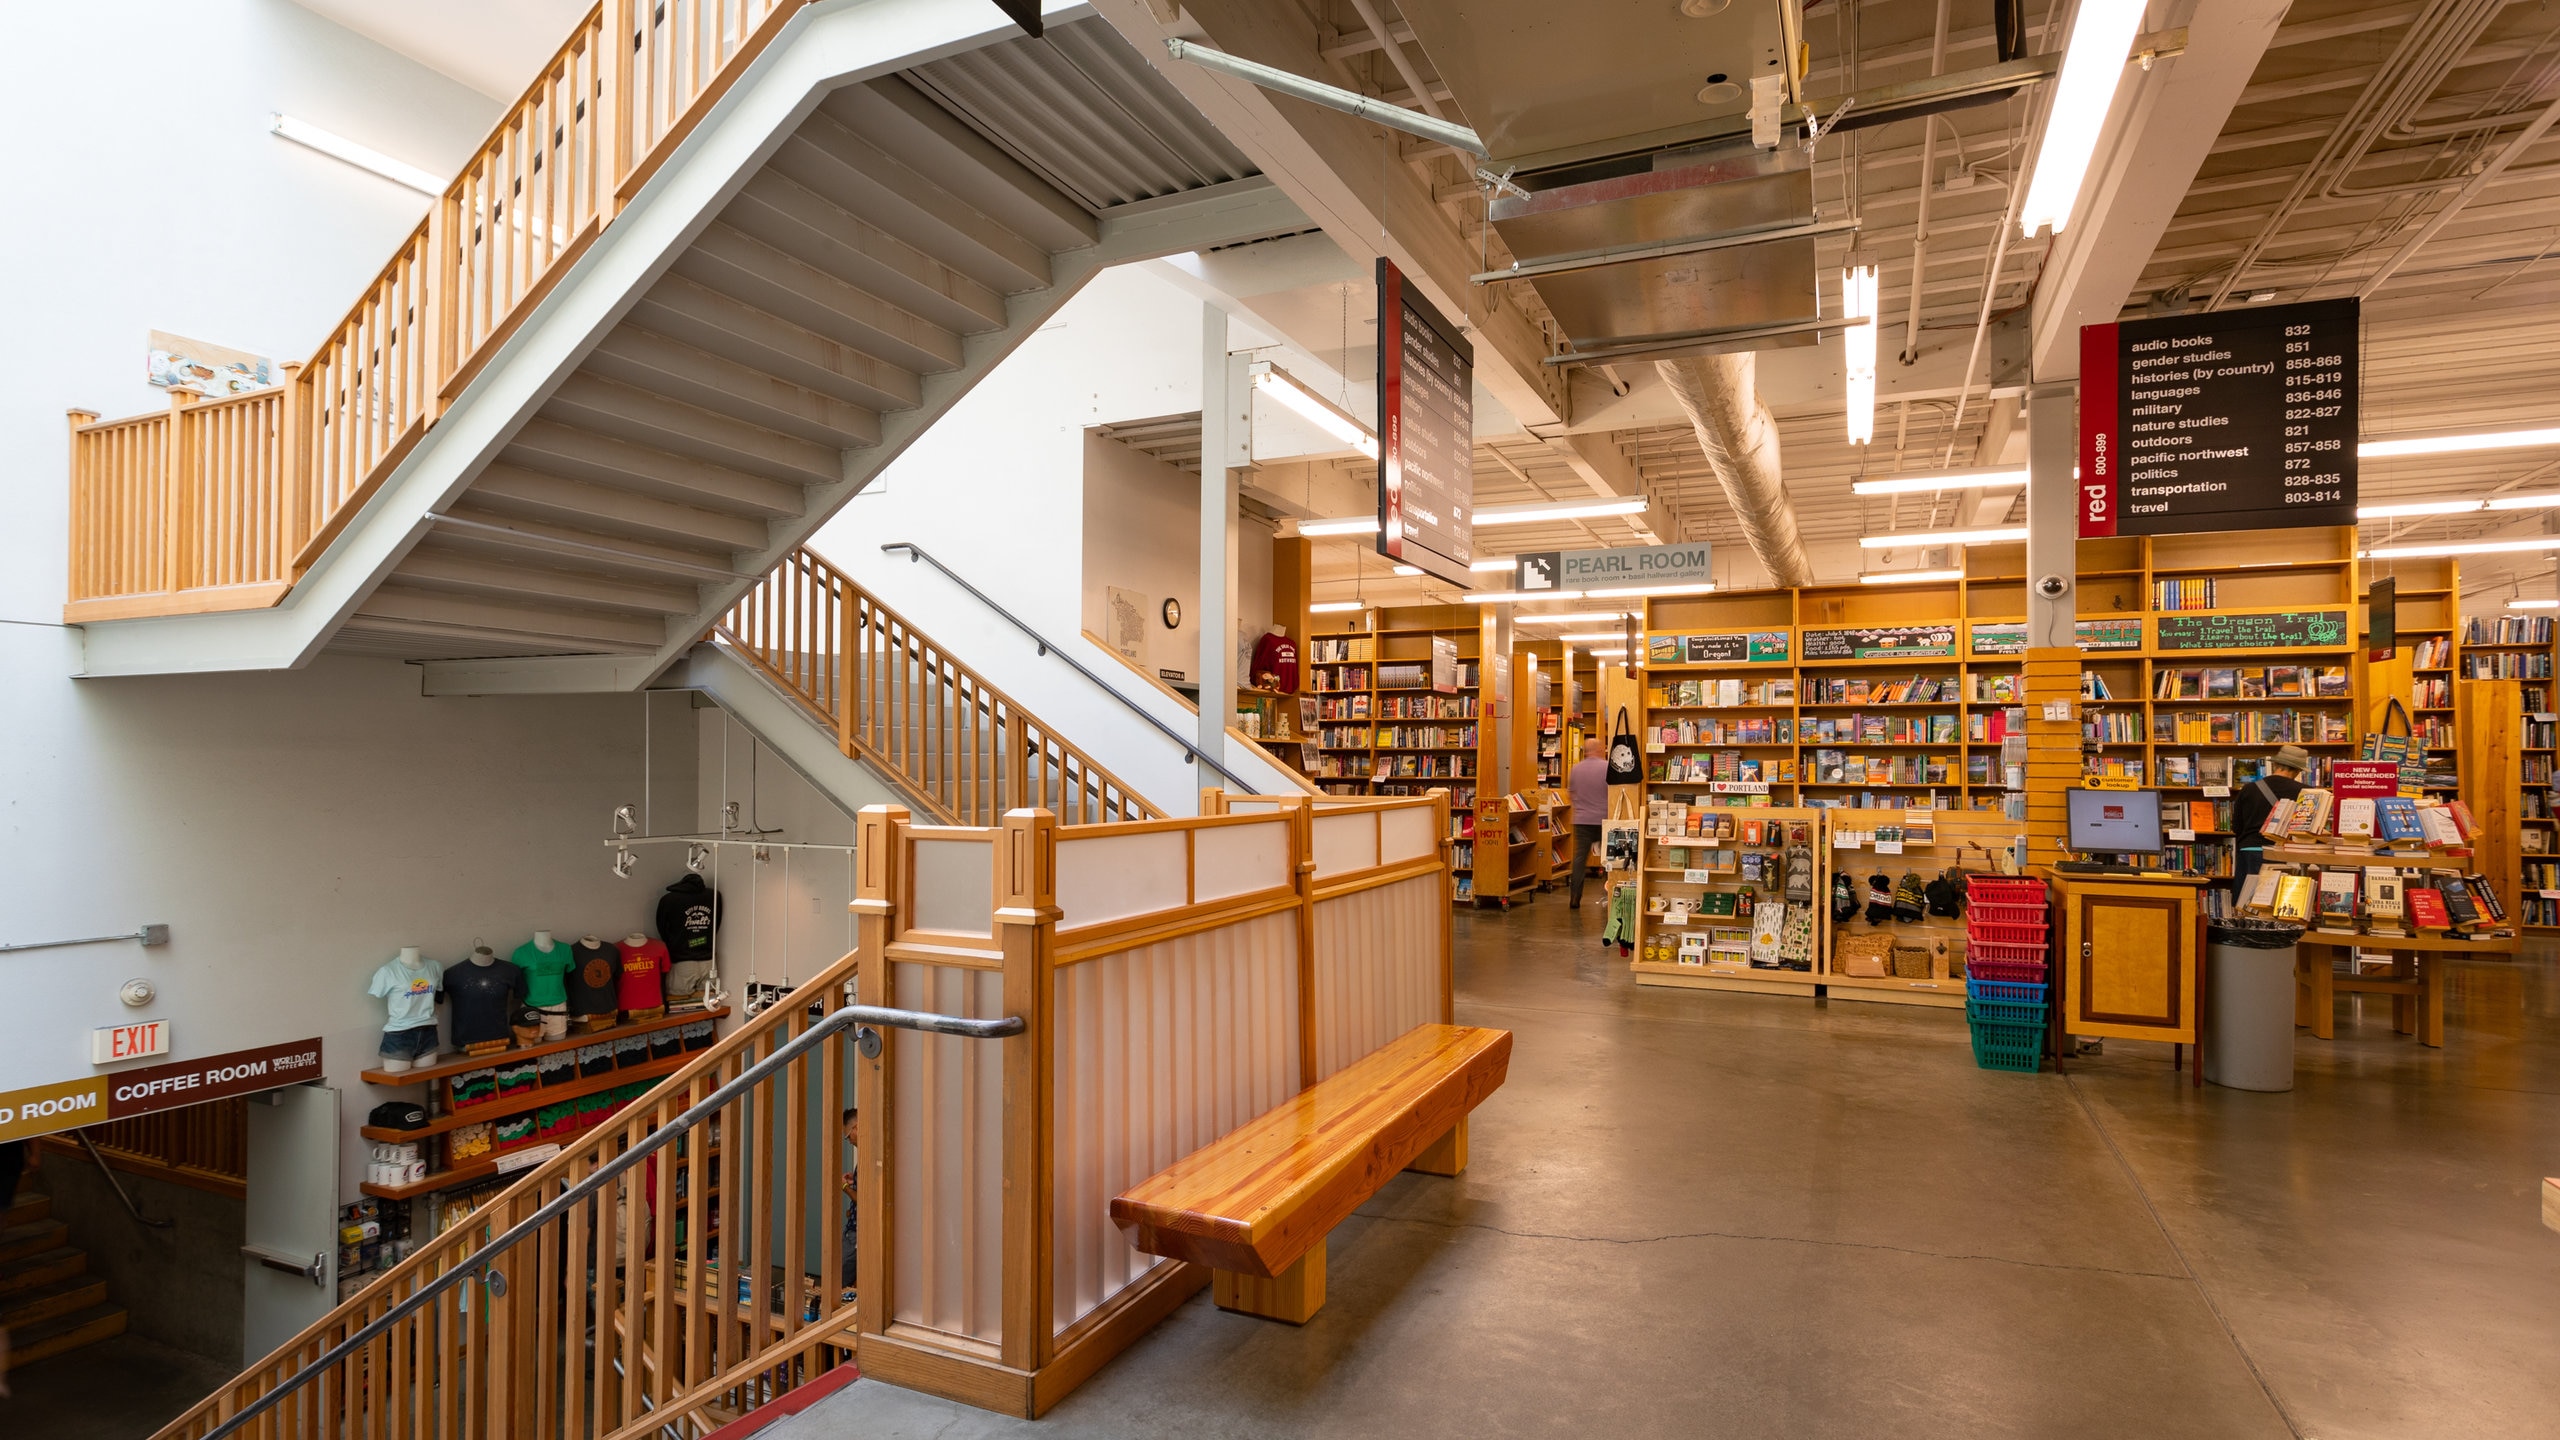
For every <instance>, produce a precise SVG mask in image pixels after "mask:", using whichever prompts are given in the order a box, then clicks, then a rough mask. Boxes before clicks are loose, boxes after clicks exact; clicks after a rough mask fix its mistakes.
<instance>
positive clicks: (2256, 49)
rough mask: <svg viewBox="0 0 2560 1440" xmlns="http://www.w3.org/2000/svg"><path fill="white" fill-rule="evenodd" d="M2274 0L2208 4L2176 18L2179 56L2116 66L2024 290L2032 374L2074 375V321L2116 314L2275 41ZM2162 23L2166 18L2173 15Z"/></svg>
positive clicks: (2279, 16)
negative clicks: (2073, 185) (2061, 223)
mask: <svg viewBox="0 0 2560 1440" xmlns="http://www.w3.org/2000/svg"><path fill="white" fill-rule="evenodd" d="M2285 8H2286V0H2212V3H2208V4H2199V5H2195V6H2194V7H2193V9H2194V11H2195V13H2194V14H2193V15H2191V16H2188V17H2186V25H2187V48H2186V51H2185V53H2183V54H2180V55H2175V56H2171V57H2168V58H2166V59H2163V60H2160V61H2157V62H2155V63H2154V64H2153V65H2152V68H2151V69H2150V70H2149V71H2147V72H2146V71H2142V70H2128V71H2126V72H2125V80H2124V84H2123V85H2121V86H2120V87H2118V89H2117V91H2116V102H2115V107H2114V110H2113V113H2111V114H2110V115H2109V117H2108V120H2107V128H2106V131H2105V132H2104V133H2103V134H2102V135H2101V136H2100V137H2099V142H2098V152H2097V155H2096V157H2095V158H2094V159H2092V160H2091V162H2090V166H2089V176H2088V178H2087V179H2086V180H2085V181H2083V182H2082V183H2081V187H2080V201H2079V204H2078V205H2076V206H2075V207H2073V210H2072V215H2071V223H2070V225H2069V226H2067V227H2066V228H2065V229H2064V230H2063V232H2062V233H2061V234H2060V235H2057V236H2055V237H2054V241H2053V248H2052V250H2051V252H2050V253H2049V254H2048V255H2047V256H2046V259H2045V269H2044V275H2043V278H2042V279H2041V280H2039V281H2038V282H2037V285H2036V299H2035V313H2034V322H2033V330H2032V335H2031V341H2030V344H2031V353H2032V356H2033V364H2034V373H2035V377H2036V379H2037V380H2039V381H2043V380H2067V379H2072V378H2074V377H2076V376H2078V375H2079V373H2080V327H2081V326H2083V325H2098V324H2104V323H2106V322H2108V321H2111V320H2113V319H2115V318H2116V316H2117V315H2118V314H2119V313H2120V312H2121V311H2122V310H2123V309H2124V303H2125V300H2126V299H2127V298H2128V297H2130V296H2131V295H2132V294H2133V288H2134V284H2135V282H2136V281H2137V280H2139V279H2140V278H2141V275H2142V270H2143V267H2144V266H2145V265H2146V264H2148V263H2149V262H2150V260H2151V252H2152V250H2153V249H2154V248H2155V247H2156V246H2157V245H2158V244H2159V243H2160V236H2161V234H2162V232H2164V231H2165V230H2166V229H2167V228H2168V224H2169V220H2170V217H2171V216H2173V215H2175V214H2176V213H2177V210H2178V203H2179V201H2180V200H2181V199H2182V198H2183V197H2184V196H2185V195H2186V193H2187V187H2188V186H2190V185H2192V184H2194V183H2195V178H2196V171H2197V169H2198V167H2200V166H2202V165H2203V163H2204V158H2205V156H2206V155H2207V154H2208V153H2209V152H2210V151H2211V150H2212V148H2213V142H2214V141H2215V140H2216V139H2218V138H2219V137H2220V136H2221V134H2222V127H2223V123H2224V122H2225V121H2226V120H2228V119H2229V118H2230V115H2231V111H2232V107H2233V106H2234V105H2236V104H2237V103H2238V102H2239V99H2240V94H2241V91H2242V90H2243V89H2244V88H2245V87H2246V86H2247V85H2248V83H2249V77H2250V75H2251V74H2252V73H2254V72H2255V71H2256V70H2257V68H2258V60H2259V58H2260V57H2261V56H2263V55H2265V54H2266V53H2267V46H2268V44H2269V43H2270V42H2271V41H2273V40H2274V39H2275V36H2276V25H2277V23H2278V22H2279V21H2281V20H2283V19H2284V13H2285ZM2173 18H2174V17H2173Z"/></svg>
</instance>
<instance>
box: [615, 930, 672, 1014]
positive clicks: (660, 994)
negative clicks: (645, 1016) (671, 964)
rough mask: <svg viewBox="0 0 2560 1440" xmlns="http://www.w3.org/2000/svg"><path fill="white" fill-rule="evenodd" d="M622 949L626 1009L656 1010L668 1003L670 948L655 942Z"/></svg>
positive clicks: (625, 945) (623, 995) (626, 944)
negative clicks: (668, 950) (668, 959)
mask: <svg viewBox="0 0 2560 1440" xmlns="http://www.w3.org/2000/svg"><path fill="white" fill-rule="evenodd" d="M621 950H622V1008H623V1009H625V1010H655V1009H657V1008H658V1007H659V1006H661V1005H664V1004H666V1003H667V981H666V975H667V947H666V946H665V945H663V944H660V943H659V942H657V941H655V940H648V941H643V942H642V943H640V944H638V945H633V944H630V943H628V942H625V943H624V944H623V945H622V946H621Z"/></svg>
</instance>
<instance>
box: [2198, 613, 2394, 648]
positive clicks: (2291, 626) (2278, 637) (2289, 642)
mask: <svg viewBox="0 0 2560 1440" xmlns="http://www.w3.org/2000/svg"><path fill="white" fill-rule="evenodd" d="M2151 624H2152V637H2153V638H2152V645H2153V648H2155V649H2159V650H2344V649H2347V648H2348V647H2350V646H2352V645H2353V644H2354V643H2355V640H2354V637H2353V636H2350V635H2349V634H2348V633H2347V612H2346V611H2344V610H2286V611H2283V612H2280V613H2278V614H2274V615H2225V614H2211V613H2207V614H2197V615H2159V616H2155V617H2153V618H2152V621H2151Z"/></svg>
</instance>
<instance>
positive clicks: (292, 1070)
mask: <svg viewBox="0 0 2560 1440" xmlns="http://www.w3.org/2000/svg"><path fill="white" fill-rule="evenodd" d="M104 1078H105V1081H106V1084H107V1118H109V1119H111V1120H121V1119H123V1118H124V1117H126V1116H128V1115H148V1114H150V1113H151V1112H152V1111H154V1110H175V1109H177V1108H179V1107H180V1106H183V1105H201V1104H203V1103H204V1102H205V1101H207V1100H228V1099H230V1098H231V1097H232V1096H234V1095H254V1094H256V1093H257V1092H258V1091H260V1090H273V1089H276V1088H278V1087H279V1086H284V1085H299V1084H301V1083H303V1082H304V1081H306V1080H317V1079H319V1078H320V1037H319V1036H317V1035H314V1036H313V1037H311V1038H310V1039H308V1040H295V1041H291V1042H289V1043H287V1044H283V1045H264V1046H260V1047H259V1048H257V1049H255V1050H234V1051H231V1052H230V1053H228V1054H224V1055H208V1056H205V1057H204V1058H203V1059H201V1060H180V1061H177V1062H175V1063H173V1064H168V1065H145V1066H143V1067H142V1068H141V1069H139V1070H125V1071H121V1072H119V1073H117V1074H114V1075H109V1076H106V1077H104Z"/></svg>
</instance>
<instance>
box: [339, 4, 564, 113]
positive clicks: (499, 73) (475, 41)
mask: <svg viewBox="0 0 2560 1440" xmlns="http://www.w3.org/2000/svg"><path fill="white" fill-rule="evenodd" d="M294 3H296V4H298V5H300V6H302V8H304V9H305V10H309V11H312V12H313V13H315V14H318V15H322V16H325V17H327V18H328V19H331V20H334V21H336V22H337V23H338V24H340V25H344V26H345V27H347V28H348V29H350V30H353V31H354V32H356V33H357V34H359V35H362V36H364V37H365V38H366V39H368V40H371V41H373V42H375V43H376V44H378V45H381V46H383V47H385V48H386V49H391V50H396V51H398V52H399V53H401V54H403V55H406V56H408V57H409V58H410V59H412V60H415V61H417V62H418V63H419V64H421V65H424V66H426V67H427V68H428V69H430V70H434V71H436V72H438V73H439V74H443V75H448V76H451V77H452V78H453V79H455V80H459V81H461V82H462V83H463V84H465V85H468V86H470V87H471V88H472V89H474V90H477V91H479V92H480V93H481V94H483V95H487V96H490V97H491V98H493V99H498V100H513V99H515V98H516V96H518V95H520V94H522V93H523V91H524V87H525V85H526V84H527V83H528V82H530V81H531V80H532V79H533V76H534V72H535V71H537V70H540V69H541V68H542V62H543V61H545V60H547V59H549V58H550V57H551V54H552V52H553V51H555V50H558V49H559V48H560V42H561V41H562V40H563V39H566V38H567V37H568V34H569V32H570V31H571V30H573V29H575V28H576V27H577V23H578V20H579V19H580V17H582V16H584V15H585V14H586V13H587V12H588V11H589V10H592V9H594V8H595V0H294Z"/></svg>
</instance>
